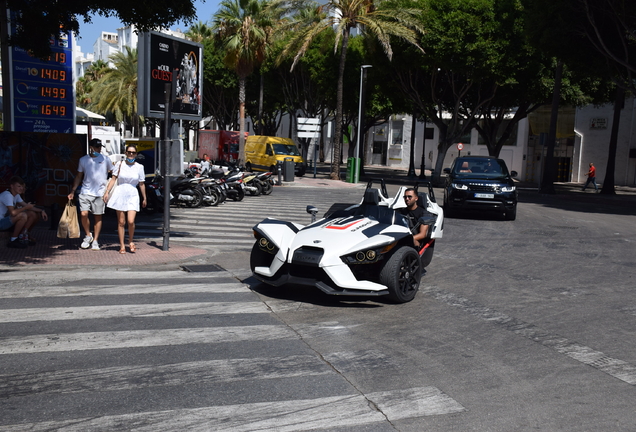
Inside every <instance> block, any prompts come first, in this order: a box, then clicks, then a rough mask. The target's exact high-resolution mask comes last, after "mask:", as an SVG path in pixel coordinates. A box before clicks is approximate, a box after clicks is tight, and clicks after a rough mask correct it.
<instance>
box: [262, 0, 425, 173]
mask: <svg viewBox="0 0 636 432" xmlns="http://www.w3.org/2000/svg"><path fill="white" fill-rule="evenodd" d="M288 3H289V5H288V6H287V7H288V8H289V9H291V10H296V11H302V13H299V14H298V15H296V20H295V21H294V22H292V23H290V25H289V26H287V28H286V29H285V30H287V31H288V30H289V29H290V28H293V30H294V31H293V36H292V39H291V41H290V43H289V45H288V46H287V48H286V49H285V50H284V51H283V53H282V56H290V55H292V54H293V55H294V61H293V63H292V69H293V68H294V66H295V65H296V63H297V62H298V59H299V58H300V57H302V56H303V55H304V54H305V52H306V51H307V50H308V48H309V47H310V45H311V43H312V41H313V40H314V39H315V38H316V36H317V35H319V34H321V33H323V32H327V31H334V29H335V32H336V40H335V45H334V51H335V52H337V51H338V48H339V47H340V63H339V67H338V87H337V91H336V120H335V121H336V126H335V137H334V153H333V160H332V162H331V178H332V179H333V180H339V179H340V158H341V154H342V118H343V115H342V110H343V93H344V71H345V61H346V58H347V47H348V45H349V37H350V36H351V30H352V29H354V28H357V29H358V31H359V32H360V33H361V34H363V35H370V36H373V37H374V38H375V39H377V40H378V41H379V42H380V45H381V46H382V48H383V49H384V52H385V54H386V55H387V56H388V57H389V59H391V57H392V55H393V51H392V49H391V37H392V36H393V37H398V38H401V39H403V40H405V41H407V42H409V43H411V44H413V45H414V46H416V47H418V48H419V49H420V50H421V48H420V46H419V45H418V43H417V35H418V33H417V32H418V31H420V32H421V31H422V29H421V26H420V20H419V19H418V16H419V14H420V13H421V11H420V10H418V9H415V8H409V7H405V6H404V5H400V4H397V3H391V2H389V1H385V0H329V1H327V2H326V3H325V4H319V3H316V2H314V1H307V0H300V3H299V4H300V6H296V4H298V2H297V0H296V1H294V0H292V1H291V2H288V0H274V3H273V6H275V7H277V8H284V7H285V5H287V4H288ZM312 9H313V10H316V11H318V12H319V15H320V16H319V19H316V16H315V14H308V13H307V12H306V11H307V10H312ZM305 18H308V19H305ZM282 56H281V58H282Z"/></svg>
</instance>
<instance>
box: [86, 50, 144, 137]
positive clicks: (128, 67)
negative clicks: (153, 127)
mask: <svg viewBox="0 0 636 432" xmlns="http://www.w3.org/2000/svg"><path fill="white" fill-rule="evenodd" d="M110 60H111V61H112V62H113V64H114V65H115V68H114V69H110V70H108V71H107V72H106V73H105V74H104V76H103V77H102V78H100V80H99V81H97V83H95V87H94V88H93V91H92V92H91V98H92V99H93V102H92V105H91V107H94V108H95V110H96V111H97V112H100V113H112V114H113V115H114V116H115V118H116V119H117V121H120V122H124V124H125V123H127V122H128V123H129V124H130V125H131V126H132V128H133V129H134V133H135V136H139V116H138V114H137V50H136V49H131V48H128V47H126V52H125V53H122V52H118V53H115V54H113V55H112V56H110ZM124 128H125V126H124Z"/></svg>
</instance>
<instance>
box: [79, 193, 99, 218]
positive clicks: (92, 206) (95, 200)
mask: <svg viewBox="0 0 636 432" xmlns="http://www.w3.org/2000/svg"><path fill="white" fill-rule="evenodd" d="M104 207H105V205H104V200H103V199H102V197H98V196H93V195H85V194H81V195H80V196H79V208H80V211H81V212H83V211H87V212H91V213H93V214H94V215H103V214H104Z"/></svg>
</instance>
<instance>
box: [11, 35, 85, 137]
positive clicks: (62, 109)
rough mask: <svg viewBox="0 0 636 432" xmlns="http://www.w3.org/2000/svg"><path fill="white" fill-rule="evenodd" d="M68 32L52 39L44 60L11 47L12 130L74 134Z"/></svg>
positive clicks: (73, 98)
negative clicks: (47, 55)
mask: <svg viewBox="0 0 636 432" xmlns="http://www.w3.org/2000/svg"><path fill="white" fill-rule="evenodd" d="M71 40H72V39H71V38H70V36H69V35H66V37H65V38H64V39H62V40H60V41H57V40H54V39H53V38H51V51H52V53H51V56H50V57H49V59H48V60H47V61H42V60H39V59H37V58H35V57H32V56H31V55H29V53H28V52H27V51H25V50H24V49H22V48H20V47H18V46H14V47H12V51H11V54H12V67H13V90H14V91H13V112H14V114H13V118H14V130H15V131H20V132H49V133H55V132H57V133H73V132H74V131H75V112H74V111H75V94H74V91H73V69H72V67H73V60H72V48H71V42H70V41H71Z"/></svg>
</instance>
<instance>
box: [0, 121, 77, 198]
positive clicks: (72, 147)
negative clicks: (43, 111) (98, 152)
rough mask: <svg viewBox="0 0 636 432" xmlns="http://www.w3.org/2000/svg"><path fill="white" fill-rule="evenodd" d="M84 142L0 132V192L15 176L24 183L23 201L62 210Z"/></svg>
mask: <svg viewBox="0 0 636 432" xmlns="http://www.w3.org/2000/svg"><path fill="white" fill-rule="evenodd" d="M86 143H87V137H86V135H80V134H64V133H50V134H49V133H29V132H0V190H2V191H4V190H5V189H6V188H7V187H8V186H9V179H10V178H11V177H12V176H14V175H17V176H20V177H22V179H23V180H24V182H25V183H26V192H25V194H24V195H25V196H23V197H22V198H23V199H25V200H26V201H35V202H37V204H38V205H41V206H50V205H52V204H54V203H57V204H58V205H60V206H61V207H63V206H64V205H65V204H66V202H67V201H68V198H67V195H68V194H69V193H70V191H71V187H72V186H73V180H74V179H75V175H76V174H77V165H78V163H79V159H80V158H81V157H82V156H84V155H85V154H86Z"/></svg>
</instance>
